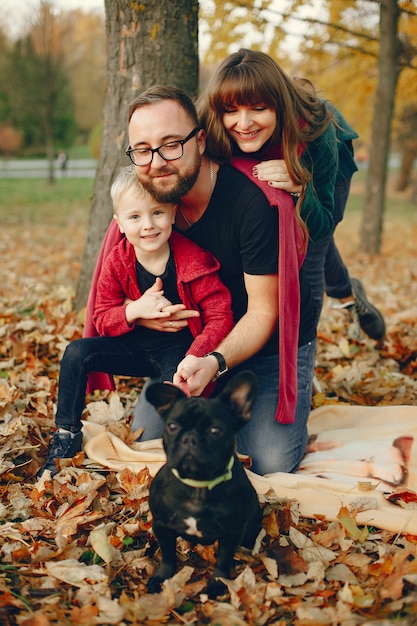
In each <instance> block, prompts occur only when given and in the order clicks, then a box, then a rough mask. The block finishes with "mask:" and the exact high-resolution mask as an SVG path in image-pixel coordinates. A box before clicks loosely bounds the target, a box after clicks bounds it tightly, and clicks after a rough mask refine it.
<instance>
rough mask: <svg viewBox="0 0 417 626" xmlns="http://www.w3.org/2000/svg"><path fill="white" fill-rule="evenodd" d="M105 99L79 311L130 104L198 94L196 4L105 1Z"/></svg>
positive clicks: (124, 141) (107, 212)
mask: <svg viewBox="0 0 417 626" xmlns="http://www.w3.org/2000/svg"><path fill="white" fill-rule="evenodd" d="M105 9H106V32H107V43H108V51H107V82H108V86H107V95H106V100H105V104H104V123H103V136H102V141H101V149H100V155H99V159H98V167H97V175H96V179H95V184H94V192H93V200H92V206H91V211H90V220H89V226H88V232H87V241H86V245H85V249H84V255H83V259H82V264H81V272H80V278H79V282H78V288H77V294H76V299H75V308H76V310H80V309H81V308H82V307H83V306H85V304H86V301H87V297H88V292H89V289H90V284H91V279H92V275H93V272H94V267H95V264H96V260H97V256H98V252H99V250H100V247H101V243H102V240H103V236H104V234H105V231H106V229H107V227H108V224H109V222H110V220H111V217H112V214H113V209H112V204H111V198H110V187H111V184H112V182H113V180H114V178H115V175H116V174H117V172H118V171H119V169H120V167H122V166H124V165H128V164H129V163H130V161H129V160H128V158H127V156H126V155H125V152H124V151H125V148H126V147H127V145H128V136H127V114H128V108H129V104H130V102H131V101H132V100H133V98H135V97H136V96H137V95H138V94H139V93H141V92H142V91H144V90H145V89H147V88H148V87H150V86H152V85H155V84H165V85H168V84H170V85H174V86H176V87H180V88H181V89H183V90H184V91H186V92H187V93H188V94H189V95H191V96H194V95H196V93H197V89H198V0H146V1H145V2H137V1H135V0H134V1H132V0H105Z"/></svg>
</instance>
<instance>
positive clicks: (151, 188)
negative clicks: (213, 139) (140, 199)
mask: <svg viewBox="0 0 417 626" xmlns="http://www.w3.org/2000/svg"><path fill="white" fill-rule="evenodd" d="M200 166H201V156H200V153H199V152H197V153H196V155H195V158H194V161H193V162H192V164H191V166H190V169H189V170H188V171H187V172H185V174H179V173H178V171H177V170H175V173H176V175H177V182H176V184H175V186H174V187H171V188H170V189H164V188H160V187H159V186H157V185H156V184H155V183H154V178H150V177H148V178H147V179H146V180H141V181H140V182H141V183H142V185H143V187H144V188H145V189H146V191H148V193H150V194H151V196H152V197H153V198H154V199H155V200H156V201H157V202H179V200H181V198H183V197H184V196H185V195H187V193H188V192H189V191H190V189H191V188H192V187H193V185H194V183H195V181H196V180H197V177H198V173H199V171H200ZM168 167H169V166H168ZM163 171H164V170H159V172H161V173H162V172H163ZM168 171H169V170H168Z"/></svg>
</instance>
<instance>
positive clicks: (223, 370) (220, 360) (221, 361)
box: [205, 352, 229, 383]
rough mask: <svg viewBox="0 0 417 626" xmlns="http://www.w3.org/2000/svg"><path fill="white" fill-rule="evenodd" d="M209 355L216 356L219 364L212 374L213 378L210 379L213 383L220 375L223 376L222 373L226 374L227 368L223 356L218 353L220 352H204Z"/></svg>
mask: <svg viewBox="0 0 417 626" xmlns="http://www.w3.org/2000/svg"><path fill="white" fill-rule="evenodd" d="M211 355H212V356H215V357H216V359H217V363H218V364H219V369H218V370H217V372H216V373H215V374H214V376H213V378H212V379H211V381H212V382H213V383H214V382H216V380H217V379H218V378H220V376H223V374H226V372H227V371H228V370H229V368H228V367H227V365H226V361H225V360H224V356H223V355H222V354H220V352H208V354H206V355H205V356H211Z"/></svg>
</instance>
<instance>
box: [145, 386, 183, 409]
mask: <svg viewBox="0 0 417 626" xmlns="http://www.w3.org/2000/svg"><path fill="white" fill-rule="evenodd" d="M186 397H187V396H186V394H185V393H184V392H183V391H182V390H181V389H179V387H176V386H175V385H172V384H170V383H153V384H152V385H149V387H148V388H147V389H146V399H147V401H148V402H150V403H151V404H152V405H153V406H154V407H155V409H156V410H157V411H158V413H159V414H160V415H164V414H165V413H166V412H167V411H169V409H170V408H171V407H172V405H173V404H174V402H176V401H177V400H179V399H180V398H186Z"/></svg>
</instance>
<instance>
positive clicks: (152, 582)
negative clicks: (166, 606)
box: [147, 575, 166, 593]
mask: <svg viewBox="0 0 417 626" xmlns="http://www.w3.org/2000/svg"><path fill="white" fill-rule="evenodd" d="M164 580H166V578H161V576H157V575H155V576H151V577H150V579H149V581H148V585H147V588H148V593H159V592H160V591H161V586H162V583H163V582H164Z"/></svg>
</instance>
